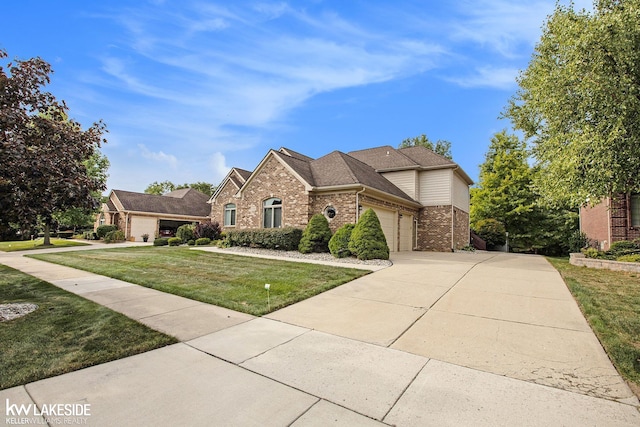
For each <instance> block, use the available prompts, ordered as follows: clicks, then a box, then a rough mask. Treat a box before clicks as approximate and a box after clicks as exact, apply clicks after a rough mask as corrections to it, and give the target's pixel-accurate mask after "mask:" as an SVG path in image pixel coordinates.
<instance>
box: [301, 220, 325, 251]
mask: <svg viewBox="0 0 640 427" xmlns="http://www.w3.org/2000/svg"><path fill="white" fill-rule="evenodd" d="M329 240H331V229H330V228H329V221H327V218H325V216H324V215H323V214H321V213H319V214H315V215H314V216H312V217H311V219H310V220H309V223H308V224H307V226H306V227H305V229H304V231H303V232H302V238H301V239H300V244H299V245H298V251H300V252H302V253H303V254H309V253H311V252H329Z"/></svg>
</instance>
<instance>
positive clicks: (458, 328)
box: [0, 253, 640, 426]
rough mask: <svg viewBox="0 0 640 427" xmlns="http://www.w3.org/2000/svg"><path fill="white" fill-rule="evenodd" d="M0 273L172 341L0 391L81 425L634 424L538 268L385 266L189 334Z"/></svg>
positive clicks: (62, 271)
mask: <svg viewBox="0 0 640 427" xmlns="http://www.w3.org/2000/svg"><path fill="white" fill-rule="evenodd" d="M5 261H6V263H7V264H13V266H14V267H16V268H21V269H24V270H28V271H29V272H30V273H31V274H34V275H36V276H38V277H43V278H44V276H46V275H47V274H50V275H52V276H54V277H55V278H56V279H55V280H51V281H52V282H53V283H55V284H57V285H59V286H62V287H65V288H66V289H69V290H71V291H73V292H77V293H81V294H82V296H84V297H86V298H89V299H92V300H94V301H97V302H99V303H103V304H105V305H107V306H111V307H112V308H113V309H115V310H117V311H121V312H123V313H125V314H127V315H128V316H131V317H134V318H136V319H138V320H140V321H141V322H143V323H146V324H148V325H150V326H151V327H157V328H158V329H161V330H163V331H165V332H168V333H172V334H173V335H175V336H178V337H181V340H182V341H183V342H181V343H179V344H175V345H172V346H168V347H165V348H162V349H158V350H154V351H150V352H147V353H144V354H139V355H137V356H133V357H129V358H125V359H121V360H117V361H114V362H110V363H106V364H103V365H99V366H94V367H91V368H87V369H83V370H81V371H76V372H72V373H70V374H65V375H61V376H58V377H54V378H49V379H46V380H42V381H37V382H34V383H31V384H27V385H26V386H21V387H14V388H12V389H8V390H4V391H0V401H1V402H4V401H5V399H9V401H10V402H12V403H25V404H28V403H36V404H38V405H43V404H53V403H75V402H83V403H87V402H88V403H91V405H92V407H91V410H92V412H91V417H89V418H88V419H87V424H88V425H136V426H138V425H176V424H180V425H225V426H226V425H239V426H243V425H274V426H281V425H293V426H316V425H318V426H320V425H322V426H324V425H345V426H353V425H372V426H373V425H401V426H421V425H487V426H494V425H532V426H538V425H545V426H546V425H576V426H584V425H607V426H614V425H615V426H618V425H619V426H633V425H640V412H638V400H637V398H635V397H634V396H633V394H632V393H631V391H630V390H629V389H628V387H627V386H626V385H625V384H624V382H623V381H622V379H621V378H620V376H619V375H618V374H617V372H616V371H615V369H614V368H613V366H612V365H611V363H610V362H609V360H608V358H607V356H606V354H605V353H604V351H603V350H602V347H601V346H600V344H599V343H598V341H597V339H596V338H595V336H594V335H593V333H592V332H591V330H590V329H589V327H588V325H587V324H586V321H585V320H584V318H583V316H582V315H581V313H580V311H579V310H578V307H577V306H576V303H575V302H574V301H573V299H572V297H571V295H570V294H569V292H568V290H567V289H566V286H565V285H564V283H563V282H562V279H561V278H560V276H559V274H558V273H557V272H556V271H555V270H554V269H553V268H552V267H551V266H550V265H549V264H548V263H547V262H546V260H545V259H544V258H541V257H535V256H519V255H510V254H495V253H469V254H467V253H456V254H443V253H401V254H395V255H394V256H393V261H394V265H393V266H392V267H390V268H387V269H385V270H382V271H378V272H375V273H372V274H370V275H367V276H365V277H362V278H360V279H358V280H355V281H353V282H351V283H348V284H346V285H343V286H341V287H338V288H336V289H333V290H331V291H329V292H326V293H324V294H321V295H318V296H316V297H314V298H311V299H308V300H306V301H303V302H301V303H298V304H295V305H292V306H290V307H287V308H285V309H282V310H280V311H277V312H274V313H272V314H271V315H269V316H266V317H263V318H252V317H251V316H246V315H239V316H233V315H232V314H233V312H229V311H228V310H226V311H224V309H219V311H218V308H217V307H213V306H210V310H211V314H210V315H209V316H208V317H207V321H206V322H196V323H195V324H194V323H193V322H194V319H198V318H202V317H203V314H202V313H200V312H198V313H194V312H193V307H192V306H189V305H188V304H183V303H184V301H182V299H179V298H180V297H175V298H176V300H175V301H172V300H171V299H172V298H173V297H174V296H168V295H165V294H161V293H160V294H161V295H150V294H149V293H148V292H147V290H145V291H144V292H137V291H136V292H134V290H135V288H137V287H135V285H130V284H124V283H123V282H117V281H115V282H113V281H112V282H110V281H111V280H112V279H106V278H103V279H104V280H102V281H100V280H99V277H100V276H97V277H88V276H87V273H83V272H78V271H77V270H73V269H67V268H66V267H57V266H56V267H53V266H51V265H50V264H46V263H42V262H40V261H34V260H28V261H26V262H25V261H23V260H19V259H17V258H15V257H14V258H12V259H6V260H3V259H2V258H1V257H0V262H2V263H5ZM74 275H77V278H76V277H74ZM45 280H46V279H45ZM132 287H135V288H132ZM148 291H151V290H148ZM153 292H157V291H153ZM138 294H140V295H138ZM158 319H163V321H162V322H159V321H158ZM190 324H194V325H196V326H197V327H195V328H192V329H191V330H190V328H189V325H190Z"/></svg>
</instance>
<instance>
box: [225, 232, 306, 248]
mask: <svg viewBox="0 0 640 427" xmlns="http://www.w3.org/2000/svg"><path fill="white" fill-rule="evenodd" d="M301 238H302V230H301V229H299V228H293V227H285V228H256V229H248V230H233V231H227V238H226V239H225V240H224V242H225V243H224V244H225V245H228V246H250V247H254V248H266V249H279V250H283V251H294V250H297V249H298V245H299V244H300V239H301Z"/></svg>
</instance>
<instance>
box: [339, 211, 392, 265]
mask: <svg viewBox="0 0 640 427" xmlns="http://www.w3.org/2000/svg"><path fill="white" fill-rule="evenodd" d="M349 250H350V251H351V253H352V254H354V255H355V256H357V257H358V259H362V260H367V259H389V246H387V239H386V238H385V237H384V233H383V232H382V227H381V226H380V220H379V219H378V215H376V213H375V212H374V211H373V209H371V208H369V209H367V210H366V211H364V213H363V214H362V216H361V217H360V219H359V220H358V223H357V224H356V226H355V227H354V228H353V231H352V232H351V239H349Z"/></svg>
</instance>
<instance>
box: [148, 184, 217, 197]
mask: <svg viewBox="0 0 640 427" xmlns="http://www.w3.org/2000/svg"><path fill="white" fill-rule="evenodd" d="M182 188H193V189H194V190H198V191H199V192H201V193H204V194H206V195H207V196H211V195H213V193H214V191H215V188H216V187H215V186H214V185H213V184H210V183H208V182H203V181H198V182H194V183H193V184H182V185H176V184H174V183H173V182H171V181H162V182H158V181H154V182H152V183H151V184H149V185H148V186H147V188H146V189H145V190H144V192H145V193H147V194H157V195H159V196H162V195H163V194H167V193H170V192H172V191H175V190H180V189H182Z"/></svg>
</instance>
